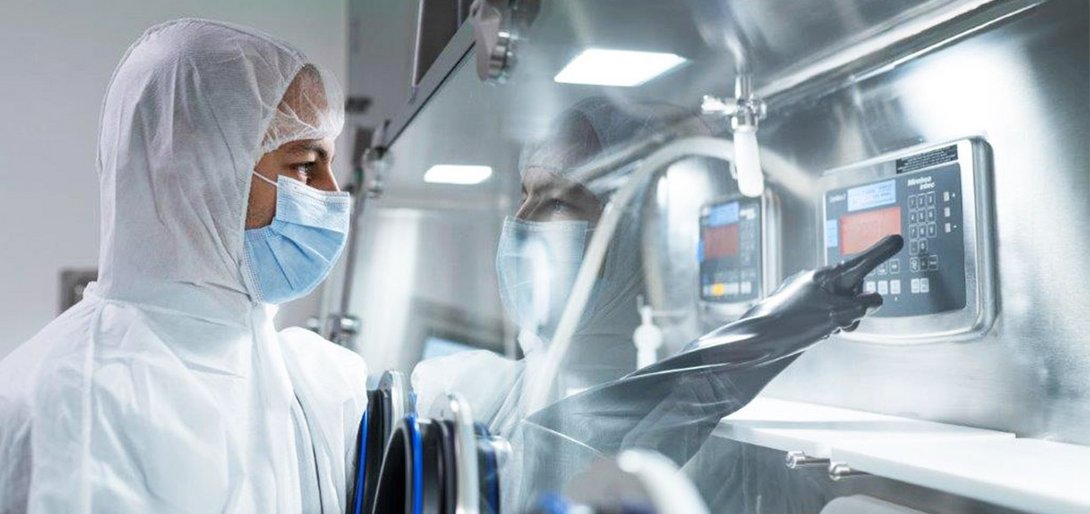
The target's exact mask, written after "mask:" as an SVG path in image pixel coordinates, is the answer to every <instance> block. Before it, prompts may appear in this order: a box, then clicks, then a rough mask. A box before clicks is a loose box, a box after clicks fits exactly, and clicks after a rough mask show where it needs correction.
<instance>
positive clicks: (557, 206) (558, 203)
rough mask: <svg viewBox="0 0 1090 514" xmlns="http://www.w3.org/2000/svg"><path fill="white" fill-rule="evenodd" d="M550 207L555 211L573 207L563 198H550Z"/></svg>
mask: <svg viewBox="0 0 1090 514" xmlns="http://www.w3.org/2000/svg"><path fill="white" fill-rule="evenodd" d="M549 209H552V211H553V212H562V211H566V210H569V209H571V205H569V204H568V202H565V201H563V200H549Z"/></svg>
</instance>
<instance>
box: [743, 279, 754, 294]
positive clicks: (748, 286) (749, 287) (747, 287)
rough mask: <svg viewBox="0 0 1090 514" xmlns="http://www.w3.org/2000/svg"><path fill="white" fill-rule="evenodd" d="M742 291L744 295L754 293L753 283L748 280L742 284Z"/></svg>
mask: <svg viewBox="0 0 1090 514" xmlns="http://www.w3.org/2000/svg"><path fill="white" fill-rule="evenodd" d="M741 290H742V294H750V293H752V292H753V282H750V281H748V280H747V281H745V282H742V287H741Z"/></svg>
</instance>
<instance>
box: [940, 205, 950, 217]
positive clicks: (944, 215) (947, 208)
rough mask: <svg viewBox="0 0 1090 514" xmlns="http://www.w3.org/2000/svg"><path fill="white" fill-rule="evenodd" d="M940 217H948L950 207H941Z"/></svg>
mask: <svg viewBox="0 0 1090 514" xmlns="http://www.w3.org/2000/svg"><path fill="white" fill-rule="evenodd" d="M942 217H944V218H949V217H950V208H949V207H943V208H942Z"/></svg>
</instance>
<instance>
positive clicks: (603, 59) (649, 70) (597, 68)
mask: <svg viewBox="0 0 1090 514" xmlns="http://www.w3.org/2000/svg"><path fill="white" fill-rule="evenodd" d="M683 62H685V58H684V57H681V56H679V55H674V54H667V53H659V52H636V51H632V50H607V49H605V48H588V49H586V50H583V52H582V53H580V54H579V55H577V56H575V58H574V59H572V60H571V62H569V63H568V65H567V66H565V67H564V69H562V70H560V73H557V74H556V77H553V80H555V81H556V82H563V83H566V84H593V85H596V86H622V87H632V86H638V85H640V84H643V83H644V82H647V81H648V80H651V79H653V78H655V77H657V76H659V75H662V74H663V73H666V72H667V71H670V70H671V69H673V68H674V67H676V66H677V65H679V64H681V63H683Z"/></svg>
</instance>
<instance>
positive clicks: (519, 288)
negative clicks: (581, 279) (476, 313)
mask: <svg viewBox="0 0 1090 514" xmlns="http://www.w3.org/2000/svg"><path fill="white" fill-rule="evenodd" d="M589 234H590V228H589V223H587V222H586V221H546V222H534V221H525V220H520V219H517V218H507V219H506V220H504V222H503V232H502V233H501V234H500V243H499V247H498V248H497V250H496V273H497V276H498V278H499V287H500V299H501V300H502V302H503V306H504V308H505V309H506V310H507V314H508V316H510V317H511V319H512V321H514V322H515V324H516V325H518V326H519V328H521V329H522V330H524V331H530V332H533V333H534V334H537V335H538V336H540V337H542V338H544V339H549V338H551V337H552V333H553V331H555V330H556V325H557V323H559V322H560V315H561V314H562V312H563V310H564V306H565V305H566V304H567V301H568V298H569V297H570V296H571V291H572V288H573V287H574V285H575V278H576V275H578V273H579V266H580V265H581V264H582V263H583V252H584V251H585V250H586V244H587V239H588V236H589Z"/></svg>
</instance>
